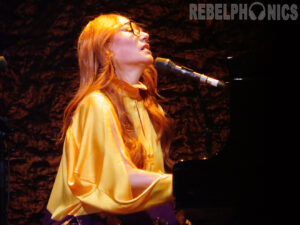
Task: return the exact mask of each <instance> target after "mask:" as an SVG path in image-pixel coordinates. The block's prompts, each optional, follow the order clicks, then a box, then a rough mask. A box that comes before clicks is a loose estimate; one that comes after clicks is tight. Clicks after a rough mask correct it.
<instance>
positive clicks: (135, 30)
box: [122, 20, 143, 37]
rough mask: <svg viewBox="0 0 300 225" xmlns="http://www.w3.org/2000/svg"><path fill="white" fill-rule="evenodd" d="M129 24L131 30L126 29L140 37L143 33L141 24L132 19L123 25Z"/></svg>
mask: <svg viewBox="0 0 300 225" xmlns="http://www.w3.org/2000/svg"><path fill="white" fill-rule="evenodd" d="M127 24H128V25H129V27H130V30H126V31H128V32H131V33H133V35H134V36H137V37H139V36H140V35H141V32H142V31H143V29H142V28H141V27H140V26H139V25H137V24H136V23H135V22H133V21H131V20H130V21H129V22H127V23H124V24H123V25H122V27H123V26H125V25H127Z"/></svg>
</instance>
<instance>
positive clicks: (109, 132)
mask: <svg viewBox="0 0 300 225" xmlns="http://www.w3.org/2000/svg"><path fill="white" fill-rule="evenodd" d="M148 39H149V35H148V34H147V33H146V32H144V31H143V30H142V29H141V28H140V27H139V26H138V25H137V24H136V23H134V22H132V21H130V20H129V19H128V18H126V17H123V16H120V15H116V14H108V15H101V16H99V17H97V18H95V19H94V20H92V21H90V22H89V23H88V24H87V26H86V27H85V28H84V29H83V31H82V33H81V35H80V37H79V40H78V61H79V67H80V87H79V89H78V91H77V93H76V95H75V96H74V98H73V99H72V100H71V102H70V103H69V105H68V106H67V108H66V110H65V114H64V124H63V128H62V136H61V139H60V140H61V141H63V142H64V145H63V146H64V147H63V155H62V158H61V163H60V166H59V169H58V173H57V176H56V180H55V183H54V186H53V190H52V192H51V196H50V199H49V202H48V205H47V215H46V217H45V220H44V224H72V223H74V224H139V225H140V224H154V223H156V224H176V219H175V215H174V213H173V210H172V207H171V205H170V204H164V203H168V202H170V201H171V199H172V175H171V174H166V173H165V172H164V159H163V158H165V161H166V163H167V164H168V165H171V160H170V159H169V157H168V149H169V146H170V140H171V139H170V134H171V132H170V131H171V128H170V122H169V121H168V119H167V118H166V117H165V115H164V112H163V111H162V109H161V107H160V106H159V105H158V103H157V101H156V100H155V95H157V90H156V78H157V74H156V71H155V69H154V67H153V57H152V54H151V51H150V50H149V43H148Z"/></svg>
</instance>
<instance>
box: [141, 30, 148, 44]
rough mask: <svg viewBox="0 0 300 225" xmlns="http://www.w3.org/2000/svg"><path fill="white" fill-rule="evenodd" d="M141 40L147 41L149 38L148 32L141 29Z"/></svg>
mask: <svg viewBox="0 0 300 225" xmlns="http://www.w3.org/2000/svg"><path fill="white" fill-rule="evenodd" d="M140 40H141V41H143V42H147V41H148V40H149V34H148V33H147V32H144V31H141V33H140Z"/></svg>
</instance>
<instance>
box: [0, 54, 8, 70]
mask: <svg viewBox="0 0 300 225" xmlns="http://www.w3.org/2000/svg"><path fill="white" fill-rule="evenodd" d="M6 66H7V62H6V60H5V58H4V56H0V71H4V69H5V68H6Z"/></svg>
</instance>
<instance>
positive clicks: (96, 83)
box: [58, 14, 173, 168]
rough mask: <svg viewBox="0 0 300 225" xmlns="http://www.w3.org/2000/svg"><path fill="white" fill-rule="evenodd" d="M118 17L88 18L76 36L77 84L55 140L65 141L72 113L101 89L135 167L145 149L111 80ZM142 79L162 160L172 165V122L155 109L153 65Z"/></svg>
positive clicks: (118, 23)
mask: <svg viewBox="0 0 300 225" xmlns="http://www.w3.org/2000/svg"><path fill="white" fill-rule="evenodd" d="M120 17H123V16H121V15H118V14H105V15H100V16H98V17H97V18H95V19H93V20H91V21H90V22H89V23H88V24H87V25H86V26H85V27H84V29H83V31H82V32H81V34H80V36H79V39H78V45H77V51H78V63H79V69H80V85H79V88H78V90H77V92H76V94H75V96H74V97H73V99H72V100H71V101H70V103H69V104H68V105H67V107H66V109H65V111H64V119H63V126H62V129H61V136H60V139H59V140H58V143H62V142H63V141H64V139H65V136H66V132H67V129H68V127H69V126H70V125H71V123H72V116H73V113H74V111H75V109H76V108H77V106H78V104H79V103H80V101H81V100H82V99H83V98H84V97H85V96H87V95H88V94H89V93H91V92H93V91H96V90H100V91H101V92H102V93H104V94H105V95H106V96H107V97H108V98H109V99H110V101H111V102H112V104H113V106H114V108H115V110H116V112H117V115H118V117H119V118H118V119H119V121H120V124H121V129H122V130H121V132H122V137H123V140H124V143H125V146H126V147H127V150H128V153H129V155H130V157H131V160H132V161H133V162H134V163H135V164H136V166H137V167H139V168H143V165H144V157H143V153H144V152H143V148H142V145H141V143H140V142H139V141H138V139H137V136H136V134H135V132H134V127H133V123H132V121H131V120H130V119H129V117H128V114H127V113H126V109H125V106H124V103H123V101H122V98H121V96H120V94H119V92H118V90H117V87H116V86H115V85H114V82H112V80H113V79H117V78H116V75H115V72H114V67H113V65H112V60H111V57H112V55H113V54H112V52H111V51H110V49H109V44H110V41H111V39H112V37H113V35H114V34H115V33H116V31H117V30H118V29H119V27H120V26H122V24H121V22H120ZM141 81H142V82H143V83H144V84H145V85H146V86H147V90H146V91H143V93H142V94H141V96H142V98H143V99H144V106H145V108H146V109H147V111H148V114H149V117H150V119H151V121H152V123H153V126H154V128H155V130H156V132H157V136H158V140H159V141H160V143H161V146H162V150H163V153H164V159H165V162H166V164H167V166H168V167H169V168H171V167H172V165H173V161H172V160H171V159H170V157H169V148H170V143H171V136H172V132H171V130H172V129H171V124H172V123H171V122H170V120H169V119H168V118H166V117H165V115H164V114H163V112H161V110H159V108H158V103H157V100H156V98H155V97H156V96H158V93H157V88H156V86H157V72H156V70H155V68H154V67H153V65H151V66H149V67H147V68H146V69H145V70H144V72H143V74H142V76H141Z"/></svg>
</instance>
